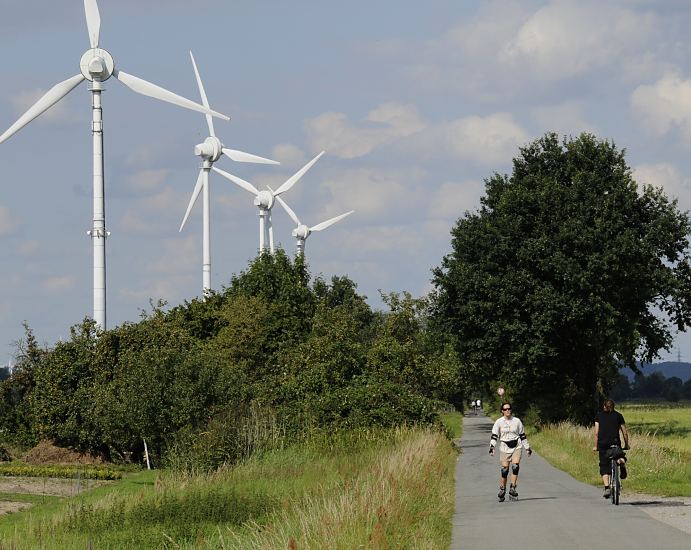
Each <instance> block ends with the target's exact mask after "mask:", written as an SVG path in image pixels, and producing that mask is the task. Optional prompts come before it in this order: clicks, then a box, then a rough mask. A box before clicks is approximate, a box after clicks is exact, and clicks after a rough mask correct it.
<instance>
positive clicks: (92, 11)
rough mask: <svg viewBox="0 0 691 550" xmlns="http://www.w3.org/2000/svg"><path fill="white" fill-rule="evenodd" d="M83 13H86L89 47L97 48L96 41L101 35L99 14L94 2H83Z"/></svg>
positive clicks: (89, 0)
mask: <svg viewBox="0 0 691 550" xmlns="http://www.w3.org/2000/svg"><path fill="white" fill-rule="evenodd" d="M84 12H85V13H86V26H87V28H88V29H89V41H90V42H91V47H92V48H98V39H99V36H100V34H101V14H100V13H99V12H98V4H97V3H96V0H84Z"/></svg>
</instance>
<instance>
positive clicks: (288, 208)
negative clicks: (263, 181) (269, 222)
mask: <svg viewBox="0 0 691 550" xmlns="http://www.w3.org/2000/svg"><path fill="white" fill-rule="evenodd" d="M274 196H275V197H276V200H277V201H278V202H279V203H280V205H281V206H282V207H283V210H285V211H286V212H287V213H288V215H289V216H290V219H291V220H293V221H294V222H295V225H302V224H301V223H300V220H299V219H298V217H297V215H296V214H295V212H293V209H292V208H290V206H288V205H287V204H286V201H284V200H283V199H282V198H281V197H278V196H276V195H274Z"/></svg>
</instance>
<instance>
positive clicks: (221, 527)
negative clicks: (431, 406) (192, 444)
mask: <svg viewBox="0 0 691 550" xmlns="http://www.w3.org/2000/svg"><path fill="white" fill-rule="evenodd" d="M455 460H456V452H455V451H454V450H453V449H452V447H451V445H450V443H449V441H448V439H446V437H444V436H443V435H442V434H441V433H440V432H438V431H431V430H426V429H412V428H411V429H399V430H374V431H371V430H370V431H366V430H360V431H352V432H341V433H337V434H317V435H315V436H314V437H312V438H311V439H309V440H308V441H306V442H304V443H303V444H301V445H296V446H293V447H289V448H287V449H282V450H277V451H273V452H267V453H264V454H263V455H262V456H255V457H253V458H252V459H250V460H248V461H246V462H245V463H243V464H241V465H239V466H237V467H235V468H227V469H221V470H219V471H218V472H215V473H213V474H208V475H184V474H173V473H170V472H141V473H137V474H130V475H126V476H125V477H124V478H123V479H122V480H120V481H117V482H114V483H112V484H111V485H109V486H106V487H99V488H97V489H94V490H93V491H90V492H88V493H86V494H83V495H80V496H77V497H72V498H69V499H60V498H52V499H50V500H49V501H43V502H41V501H40V500H36V501H33V502H34V503H35V506H34V507H33V508H32V509H30V510H28V511H24V512H18V513H15V514H12V515H10V516H4V517H0V544H1V545H2V546H4V547H12V548H16V549H18V550H19V549H23V548H32V549H35V548H36V549H38V548H46V549H49V548H56V549H57V548H60V549H70V548H80V549H83V548H87V547H88V545H89V543H92V544H93V545H94V547H95V548H98V549H99V550H100V549H109V548H138V549H139V548H141V549H146V548H242V549H248V548H289V547H290V545H291V544H292V545H294V546H295V545H297V546H296V547H297V548H326V547H328V548H344V549H346V548H348V549H350V548H358V547H367V548H423V547H424V548H432V549H433V548H446V547H448V544H449V542H450V540H451V516H452V513H453V504H454V484H453V471H454V465H455ZM7 497H8V499H10V500H11V498H10V497H11V495H7ZM291 541H292V542H291Z"/></svg>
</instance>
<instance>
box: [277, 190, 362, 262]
mask: <svg viewBox="0 0 691 550" xmlns="http://www.w3.org/2000/svg"><path fill="white" fill-rule="evenodd" d="M276 200H277V201H278V202H279V203H280V204H281V206H282V207H283V210H285V211H286V212H287V213H288V215H289V216H290V218H291V219H292V220H293V221H294V222H295V225H296V226H297V227H296V228H295V229H293V237H295V238H296V239H297V254H298V255H301V254H302V255H304V254H305V241H306V240H307V237H309V236H310V235H311V234H312V233H313V232H314V231H322V230H324V229H326V228H327V227H330V226H332V225H333V224H335V223H337V222H340V221H341V220H342V219H343V218H345V217H347V216H350V215H351V214H352V213H353V212H355V210H351V211H350V212H346V213H345V214H341V215H339V216H336V217H334V218H331V219H330V220H326V221H325V222H321V223H318V224H317V225H314V226H312V227H307V226H306V225H305V224H303V223H302V222H301V221H300V220H299V219H298V217H297V216H296V215H295V212H293V210H292V209H291V208H290V206H288V205H287V204H286V202H285V201H284V200H283V199H282V198H281V197H276Z"/></svg>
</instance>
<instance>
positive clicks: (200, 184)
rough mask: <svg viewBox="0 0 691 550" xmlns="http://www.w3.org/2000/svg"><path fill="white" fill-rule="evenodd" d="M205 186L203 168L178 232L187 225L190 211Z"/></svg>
mask: <svg viewBox="0 0 691 550" xmlns="http://www.w3.org/2000/svg"><path fill="white" fill-rule="evenodd" d="M203 187H204V169H203V168H202V169H201V170H199V176H198V177H197V184H196V185H195V186H194V191H192V198H191V199H190V203H189V205H187V212H185V217H184V218H183V219H182V224H181V225H180V229H179V230H178V233H181V232H182V228H183V227H185V223H186V222H187V218H188V217H189V215H190V212H192V207H193V206H194V203H195V202H197V197H198V196H199V193H201V190H202V188H203Z"/></svg>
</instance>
